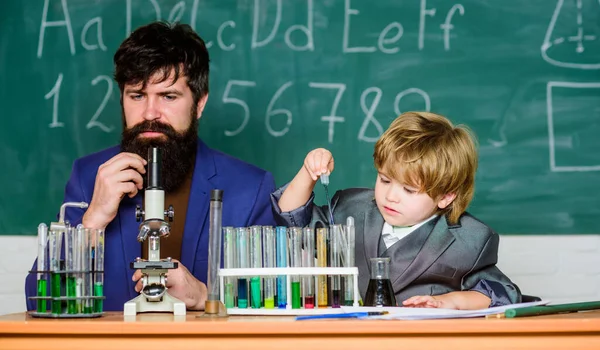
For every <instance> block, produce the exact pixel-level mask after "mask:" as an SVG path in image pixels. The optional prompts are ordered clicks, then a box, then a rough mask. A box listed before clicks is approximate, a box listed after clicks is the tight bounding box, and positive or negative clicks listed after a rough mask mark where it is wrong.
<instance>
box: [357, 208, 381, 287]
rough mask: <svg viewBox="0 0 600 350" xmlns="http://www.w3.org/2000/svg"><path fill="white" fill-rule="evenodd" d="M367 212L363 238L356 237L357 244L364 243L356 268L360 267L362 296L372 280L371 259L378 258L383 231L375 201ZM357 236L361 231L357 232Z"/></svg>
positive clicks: (359, 284)
mask: <svg viewBox="0 0 600 350" xmlns="http://www.w3.org/2000/svg"><path fill="white" fill-rule="evenodd" d="M368 205H369V207H368V208H367V210H366V212H365V220H364V227H363V229H362V235H363V236H362V237H356V241H357V242H361V241H362V242H363V251H362V255H361V257H358V256H357V257H356V266H358V288H359V290H360V291H361V294H363V295H364V294H365V293H366V291H367V286H368V285H369V279H370V278H371V258H376V257H377V248H378V245H379V236H381V230H382V229H383V217H382V216H381V213H380V212H379V210H378V209H377V205H376V204H375V200H373V201H371V202H370V203H369V204H368ZM356 231H357V235H358V234H361V232H359V231H361V230H356Z"/></svg>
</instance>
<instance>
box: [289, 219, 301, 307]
mask: <svg viewBox="0 0 600 350" xmlns="http://www.w3.org/2000/svg"><path fill="white" fill-rule="evenodd" d="M289 231H290V247H289V249H290V265H291V266H292V267H302V228H300V227H291V228H290V229H289ZM290 278H291V280H292V281H291V282H292V309H299V308H300V305H301V294H300V276H291V277H290Z"/></svg>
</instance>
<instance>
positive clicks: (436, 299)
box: [402, 295, 458, 309]
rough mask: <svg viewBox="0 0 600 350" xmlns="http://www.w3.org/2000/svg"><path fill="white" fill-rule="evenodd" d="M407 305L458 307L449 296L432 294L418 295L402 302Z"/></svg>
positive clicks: (439, 307) (438, 307)
mask: <svg viewBox="0 0 600 350" xmlns="http://www.w3.org/2000/svg"><path fill="white" fill-rule="evenodd" d="M402 306H405V307H422V308H437V309H458V307H457V306H456V305H454V303H453V302H452V300H451V299H449V298H444V297H443V296H439V295H438V296H431V295H416V296H414V297H411V298H408V299H406V300H404V301H403V302H402Z"/></svg>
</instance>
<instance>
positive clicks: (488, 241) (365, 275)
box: [272, 187, 521, 306]
mask: <svg viewBox="0 0 600 350" xmlns="http://www.w3.org/2000/svg"><path fill="white" fill-rule="evenodd" d="M284 190H285V187H282V188H280V189H278V190H277V191H276V192H274V193H273V195H272V201H273V211H274V215H275V221H276V222H277V223H278V225H284V226H299V227H304V226H307V225H310V226H311V227H314V226H319V225H321V226H324V227H326V226H328V225H329V221H328V219H327V218H328V208H327V206H323V207H319V206H316V205H314V204H313V199H314V194H313V196H311V198H310V199H309V201H308V202H307V203H306V204H305V205H304V206H303V207H300V208H298V209H296V210H294V211H292V212H287V213H282V212H281V211H280V210H279V206H278V205H277V202H278V200H279V197H280V196H281V194H282V193H283V191H284ZM331 203H332V204H331V206H332V209H333V217H334V222H336V223H344V224H345V222H346V218H347V217H348V216H352V217H354V221H355V225H356V248H355V253H356V257H355V259H356V266H357V267H358V271H359V279H358V285H359V290H360V293H361V295H362V297H363V298H364V297H365V294H366V291H367V285H368V283H369V279H370V263H369V261H370V260H369V259H370V258H373V257H378V256H383V257H389V258H391V263H390V280H391V282H392V286H393V288H394V292H395V293H396V300H397V302H398V304H401V303H402V301H403V300H406V299H408V298H409V297H411V296H414V295H438V294H444V293H448V292H452V291H462V290H477V291H480V292H482V293H484V294H486V295H488V296H489V297H490V298H491V299H492V303H491V304H490V306H496V305H503V304H509V303H518V302H521V292H520V291H519V288H518V287H517V286H516V285H515V284H514V283H512V282H511V281H510V279H509V278H508V277H506V276H505V275H504V274H503V273H502V272H501V271H500V269H498V267H496V262H497V260H498V242H499V237H498V234H496V233H495V232H494V231H493V230H492V229H491V228H490V227H488V226H487V225H485V224H484V223H482V222H481V221H479V220H477V219H476V218H475V217H473V216H471V215H470V214H468V213H464V214H463V215H462V216H461V217H460V220H459V223H458V224H456V225H450V224H449V223H448V222H447V220H446V218H445V217H437V218H435V219H432V220H430V221H429V222H427V223H426V224H424V225H423V226H421V227H419V228H418V229H417V230H415V231H413V232H411V233H410V234H409V235H408V236H406V237H404V238H402V239H401V240H400V241H398V242H396V243H395V244H394V245H392V246H391V247H390V248H389V249H387V250H385V251H384V252H378V248H379V243H380V239H381V231H382V229H383V224H384V220H383V217H382V216H381V213H380V212H379V210H378V209H377V205H376V203H375V200H374V191H373V190H371V189H362V188H351V189H346V190H341V191H338V192H337V193H336V194H335V195H334V196H333V198H332V201H331Z"/></svg>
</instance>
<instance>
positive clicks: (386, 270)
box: [364, 258, 396, 306]
mask: <svg viewBox="0 0 600 350" xmlns="http://www.w3.org/2000/svg"><path fill="white" fill-rule="evenodd" d="M364 305H365V306H396V296H395V295H394V289H393V288H392V282H391V281H390V258H371V279H370V280H369V286H368V287H367V295H366V296H365V300H364Z"/></svg>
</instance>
